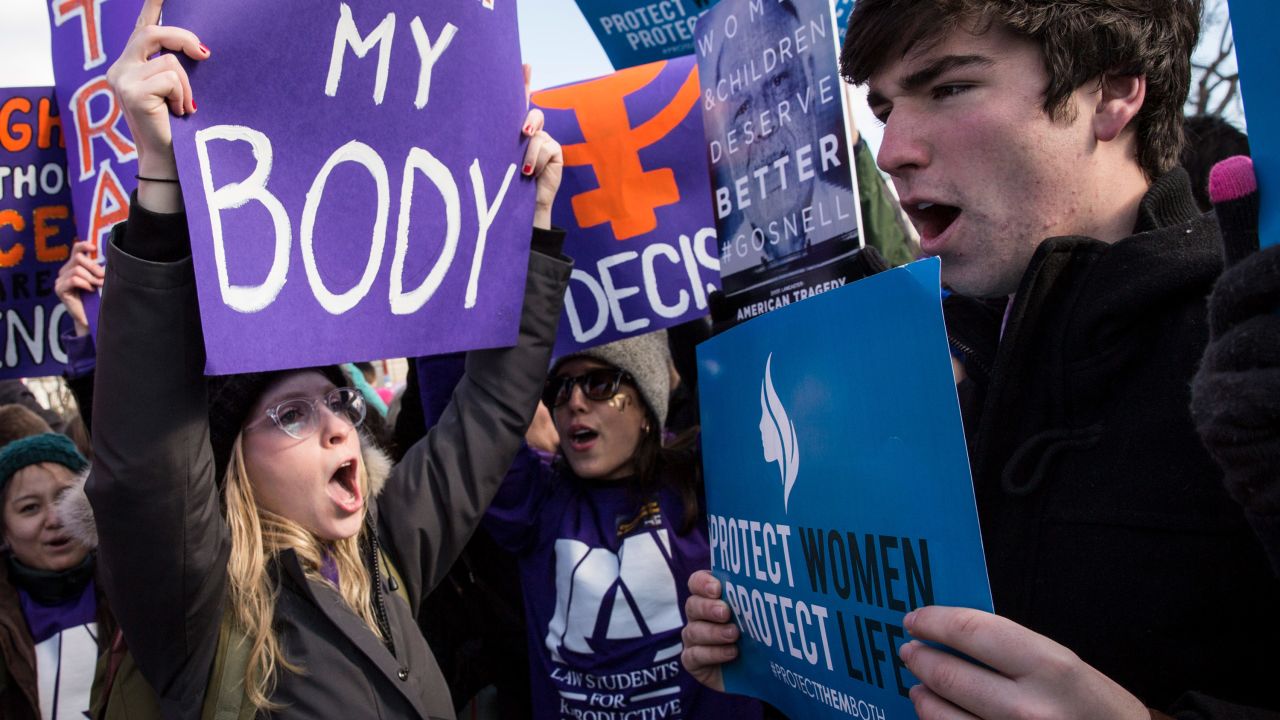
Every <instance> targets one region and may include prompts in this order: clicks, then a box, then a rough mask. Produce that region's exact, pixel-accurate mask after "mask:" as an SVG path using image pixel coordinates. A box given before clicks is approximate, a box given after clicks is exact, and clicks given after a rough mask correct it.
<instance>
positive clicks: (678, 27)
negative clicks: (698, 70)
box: [577, 0, 716, 70]
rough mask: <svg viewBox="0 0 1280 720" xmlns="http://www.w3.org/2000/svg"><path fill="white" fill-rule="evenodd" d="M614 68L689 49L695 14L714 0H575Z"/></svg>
mask: <svg viewBox="0 0 1280 720" xmlns="http://www.w3.org/2000/svg"><path fill="white" fill-rule="evenodd" d="M577 2H578V9H579V10H581V11H582V14H583V16H584V17H586V19H587V24H588V25H590V26H591V30H592V32H594V33H595V34H596V38H598V39H599V40H600V44H601V45H602V46H604V52H605V54H606V55H608V56H609V62H611V63H613V66H614V67H615V68H617V69H618V70H623V69H625V68H629V67H633V66H635V65H645V64H647V63H651V62H655V61H657V60H668V59H671V58H674V57H679V56H681V55H688V54H690V53H692V52H693V27H694V24H695V23H696V22H697V21H698V15H699V14H701V13H702V12H703V11H704V10H706V9H707V8H709V7H711V6H712V5H714V4H715V3H716V0H577Z"/></svg>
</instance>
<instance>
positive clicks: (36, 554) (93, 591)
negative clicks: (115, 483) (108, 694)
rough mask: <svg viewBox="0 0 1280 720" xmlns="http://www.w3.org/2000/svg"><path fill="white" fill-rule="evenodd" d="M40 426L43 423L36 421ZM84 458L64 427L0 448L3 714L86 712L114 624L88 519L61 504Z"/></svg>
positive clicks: (77, 480)
mask: <svg viewBox="0 0 1280 720" xmlns="http://www.w3.org/2000/svg"><path fill="white" fill-rule="evenodd" d="M41 424H43V422H42V423H41ZM88 465H89V463H88V462H87V461H86V460H85V459H84V457H83V456H82V455H81V454H80V452H79V451H78V450H77V449H76V446H75V444H74V443H72V442H71V440H70V439H69V438H67V437H66V436H65V435H59V434H56V433H53V432H49V431H48V428H47V427H46V428H45V432H44V433H41V434H37V435H30V436H27V437H24V438H20V439H17V440H14V441H13V442H10V443H8V444H7V445H5V446H4V447H3V448H0V500H2V501H3V503H4V504H3V507H2V508H0V535H2V536H3V538H4V544H3V546H0V547H2V550H0V656H3V659H4V666H3V668H0V717H3V718H5V720H28V719H34V718H52V717H85V716H86V715H87V713H88V711H89V706H90V693H91V690H93V689H95V687H94V686H95V679H96V674H97V673H96V671H97V669H98V665H99V659H100V657H104V651H105V650H106V649H107V646H108V644H109V640H110V638H111V636H112V631H113V626H112V622H111V620H110V614H109V613H108V612H107V608H106V603H105V601H104V600H103V598H102V597H100V595H99V592H98V587H97V584H96V583H95V580H94V570H95V562H94V554H93V547H94V545H95V544H96V537H95V536H94V532H93V518H92V515H91V514H88V513H87V508H85V507H84V506H83V505H81V508H80V510H81V511H80V512H76V511H75V510H74V509H72V508H68V507H67V506H66V502H67V500H68V499H74V498H75V497H76V496H77V495H78V496H79V497H80V498H81V499H82V498H83V495H82V494H81V493H80V484H81V483H83V482H84V477H83V473H84V471H85V469H86V468H87V467H88Z"/></svg>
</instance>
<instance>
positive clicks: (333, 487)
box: [326, 460, 364, 513]
mask: <svg viewBox="0 0 1280 720" xmlns="http://www.w3.org/2000/svg"><path fill="white" fill-rule="evenodd" d="M356 470H357V468H356V461H355V460H348V461H346V462H344V463H342V464H341V465H339V466H338V469H337V470H335V471H334V472H333V476H332V477H330V478H329V485H328V487H327V488H326V490H327V491H328V493H329V498H330V499H331V500H333V502H334V503H335V504H336V505H337V506H338V507H339V508H341V509H342V510H343V511H345V512H348V513H354V512H357V511H359V510H360V508H361V507H362V506H363V505H364V498H362V497H361V495H360V481H359V477H358V476H357V474H356Z"/></svg>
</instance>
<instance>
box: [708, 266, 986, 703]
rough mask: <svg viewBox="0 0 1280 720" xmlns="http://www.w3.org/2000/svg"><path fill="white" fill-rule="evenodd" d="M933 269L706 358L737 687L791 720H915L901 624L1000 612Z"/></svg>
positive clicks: (728, 342) (816, 309)
mask: <svg viewBox="0 0 1280 720" xmlns="http://www.w3.org/2000/svg"><path fill="white" fill-rule="evenodd" d="M939 266H940V264H939V262H938V261H937V260H936V259H930V260H922V261H919V262H916V263H912V264H911V265H907V266H904V267H901V268H897V269H894V270H890V271H887V272H883V273H880V274H878V275H874V276H872V277H870V278H867V279H864V280H861V281H859V282H857V283H854V284H852V285H850V286H848V287H845V288H843V289H840V290H836V291H833V292H830V293H824V294H822V295H819V296H817V297H814V298H811V299H809V300H806V301H804V302H801V303H794V304H791V305H789V306H787V307H785V308H782V309H780V310H777V311H774V312H770V313H768V314H766V315H763V316H761V317H759V318H756V319H754V320H751V321H750V322H747V323H744V324H742V325H739V326H737V327H735V328H733V329H731V330H729V331H728V332H726V333H723V334H721V335H718V336H716V337H714V338H712V339H711V340H708V341H707V342H704V343H702V344H701V345H699V346H698V380H699V382H698V390H699V394H700V397H701V408H702V447H703V467H704V470H705V474H706V494H707V513H708V526H709V536H710V542H711V562H712V571H713V572H714V573H715V574H716V576H717V577H719V578H720V579H721V580H722V581H723V583H724V587H725V600H726V601H727V602H728V603H729V605H730V607H731V608H732V609H733V612H734V619H735V620H736V622H737V623H738V625H739V626H740V628H741V630H742V639H741V640H740V641H739V648H740V651H741V654H740V657H739V659H738V660H736V661H734V662H733V663H730V664H728V665H726V666H725V669H724V677H725V686H726V688H727V689H728V691H729V692H735V693H741V694H746V695H753V696H756V697H759V698H762V699H764V700H766V701H768V702H770V703H772V704H774V705H776V706H777V707H779V708H781V709H782V710H783V712H785V713H786V714H787V715H788V716H789V717H793V718H817V717H830V718H846V719H847V718H849V717H863V718H868V717H882V718H887V719H888V720H895V719H897V718H912V717H915V714H914V712H913V710H912V706H911V702H910V700H909V699H908V698H907V690H908V688H910V686H911V685H913V684H915V682H916V681H915V680H914V678H913V677H912V676H911V674H910V672H909V671H908V670H907V669H906V668H905V667H904V666H903V664H902V663H901V661H900V660H899V659H898V655H897V650H898V647H899V646H900V645H902V644H903V643H904V642H906V640H907V639H908V638H907V637H906V635H905V633H904V631H903V629H902V617H903V616H904V615H905V614H906V613H907V612H909V611H910V610H913V609H915V608H917V607H921V606H923V605H953V606H967V607H973V608H978V609H981V610H986V611H990V610H991V592H990V588H989V586H988V584H987V574H986V565H985V561H984V558H983V552H982V540H981V535H980V533H979V528H978V515H977V507H976V505H975V501H974V494H973V484H972V480H971V478H970V474H969V463H968V455H967V451H966V447H965V441H964V434H963V428H962V425H961V420H960V408H959V403H958V401H957V399H956V389H955V384H954V380H953V378H952V373H951V363H950V355H949V352H948V349H947V337H946V331H945V328H944V326H943V320H942V307H941V303H940V301H939ZM903 367H910V368H911V373H910V375H911V377H910V380H909V381H904V382H886V381H885V378H891V377H901V376H902V372H901V370H902V368H903Z"/></svg>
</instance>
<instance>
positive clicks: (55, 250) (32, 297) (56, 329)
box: [0, 88, 75, 379]
mask: <svg viewBox="0 0 1280 720" xmlns="http://www.w3.org/2000/svg"><path fill="white" fill-rule="evenodd" d="M64 137H65V136H64V135H63V126H62V123H61V118H60V117H59V115H58V109H57V107H56V106H55V105H54V102H53V89H52V88H17V89H14V90H0V332H2V333H3V334H2V335H0V338H2V340H3V342H0V350H2V351H3V353H2V354H0V379H8V378H19V377H38V376H41V375H57V374H59V373H61V372H62V369H63V365H64V364H65V363H66V362H67V354H66V351H65V350H64V349H63V347H62V340H61V333H62V332H63V331H66V330H70V329H71V318H70V317H69V316H68V315H67V309H66V307H64V306H63V305H62V303H61V301H59V300H58V296H57V295H56V294H55V293H54V287H53V286H54V282H55V281H56V280H57V278H58V269H59V268H60V267H61V266H62V263H64V262H65V261H66V260H67V258H68V257H70V255H71V245H72V243H73V242H74V240H75V227H74V225H73V223H72V217H71V194H70V191H69V186H68V184H67V174H66V165H67V154H66V150H65V147H64V145H63V142H64Z"/></svg>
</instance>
